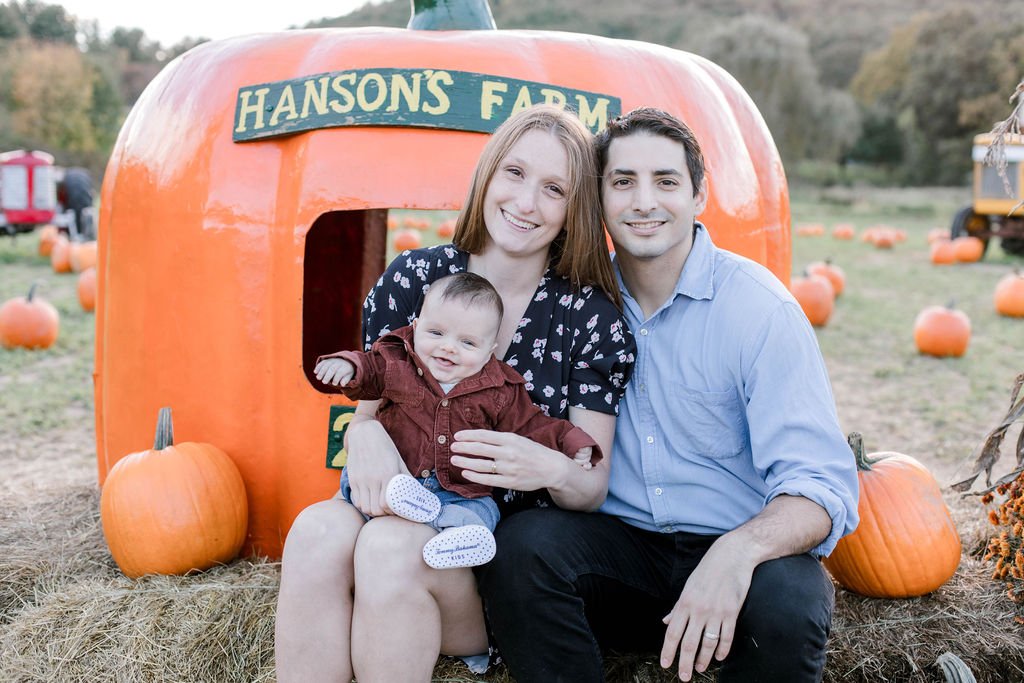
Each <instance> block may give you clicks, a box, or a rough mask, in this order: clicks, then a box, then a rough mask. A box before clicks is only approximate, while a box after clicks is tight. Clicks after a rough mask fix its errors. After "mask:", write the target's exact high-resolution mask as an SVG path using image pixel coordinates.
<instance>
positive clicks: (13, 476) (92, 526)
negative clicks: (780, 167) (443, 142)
mask: <svg viewBox="0 0 1024 683" xmlns="http://www.w3.org/2000/svg"><path fill="white" fill-rule="evenodd" d="M967 198H968V196H967V191H966V190H962V189H935V190H901V191H897V190H893V191H882V190H863V191H860V190H849V189H846V190H838V189H837V190H829V191H821V190H794V191H793V197H792V212H793V224H794V225H798V224H800V223H811V222H815V223H822V224H824V225H825V226H826V228H827V229H829V230H830V229H831V227H832V226H833V225H834V224H836V223H840V222H849V223H853V224H854V225H855V226H856V228H857V229H858V232H860V231H861V230H863V229H864V228H866V227H868V226H872V225H876V224H886V225H889V226H892V227H896V228H901V229H904V230H906V231H907V234H908V238H907V240H906V242H904V243H900V244H896V245H895V247H894V248H892V249H890V250H879V249H876V248H874V247H873V246H871V245H868V244H865V243H863V242H861V241H860V240H859V239H855V240H853V241H849V242H841V241H837V240H835V239H833V238H832V237H831V236H829V235H828V234H826V235H825V236H821V237H794V240H793V271H794V273H799V272H800V271H801V270H802V268H803V267H804V266H805V265H806V264H807V263H809V262H811V261H816V260H821V259H824V258H826V257H830V258H831V259H832V260H833V262H835V263H836V264H837V265H839V266H841V267H842V268H843V269H844V271H845V272H846V276H847V289H846V292H845V293H844V294H843V295H842V296H841V297H840V298H839V300H838V301H837V306H836V310H835V313H834V314H833V317H832V319H831V320H830V322H829V324H828V325H827V326H826V327H823V328H820V329H818V338H819V341H820V344H821V348H822V351H823V353H824V356H825V359H826V362H827V364H828V368H829V372H830V375H831V378H832V382H833V389H834V393H835V397H836V404H837V408H838V412H839V417H840V423H841V426H842V427H843V429H844V430H845V431H848V432H849V431H859V432H861V433H863V434H864V438H865V444H866V446H867V448H868V450H869V451H881V450H894V451H899V452H902V453H907V454H910V455H912V456H914V457H915V458H917V459H919V460H920V461H921V462H923V463H925V464H926V465H927V466H928V467H929V468H930V469H931V470H932V471H933V472H934V473H935V474H936V477H937V478H938V480H939V481H940V483H942V484H946V483H948V482H950V481H951V480H952V479H953V478H954V477H955V476H956V475H957V474H958V473H960V472H962V471H963V466H964V465H965V463H966V462H967V461H968V459H969V458H970V457H971V455H972V452H973V451H974V449H975V448H976V447H978V446H979V444H980V443H981V440H982V438H983V437H984V435H985V434H986V433H987V432H988V431H989V430H990V429H991V428H992V427H993V426H994V425H995V423H996V422H997V420H998V419H999V418H1000V417H1001V416H1002V415H1003V414H1004V413H1005V411H1006V408H1007V406H1008V400H1009V390H1010V387H1011V385H1012V382H1013V379H1014V377H1015V376H1016V375H1017V374H1018V373H1020V372H1024V319H1007V318H1002V317H1000V316H998V315H996V313H995V311H994V309H993V306H992V292H993V289H994V287H995V284H996V282H997V281H998V279H999V278H1000V277H1002V276H1003V275H1004V274H1006V273H1008V272H1010V271H1011V269H1012V268H1013V267H1014V266H1024V259H1020V258H1017V257H1011V256H1008V255H1006V254H1004V253H1003V252H1002V250H1001V249H1000V248H999V247H998V246H997V245H992V246H990V248H989V251H988V254H987V256H986V258H985V259H984V261H983V262H981V263H976V264H961V265H952V266H933V265H932V264H931V263H930V261H929V258H928V248H927V243H926V238H925V235H926V233H927V231H928V230H929V229H930V228H933V227H937V226H946V225H948V222H949V219H950V217H951V216H952V215H953V213H954V211H955V209H956V208H957V207H958V206H960V205H962V204H964V203H965V202H966V201H967ZM435 241H437V240H435ZM34 281H39V282H41V283H42V285H41V289H40V293H41V295H42V296H44V297H45V298H47V299H48V300H50V301H51V302H52V303H53V304H54V305H55V306H56V307H57V309H58V311H59V312H60V315H61V331H60V336H59V338H58V340H57V343H56V344H55V345H54V347H52V348H51V349H49V350H47V351H37V352H29V351H23V350H6V351H4V350H0V472H2V474H0V681H7V680H10V681H26V680H85V679H89V680H224V681H226V680H231V681H243V680H246V681H253V680H272V679H273V665H272V642H271V641H270V640H269V638H270V637H271V636H270V634H271V633H272V614H273V600H274V597H275V586H276V581H275V576H276V573H275V572H276V571H277V570H276V565H259V564H257V565H252V564H249V563H237V565H235V566H231V567H227V568H223V569H218V570H216V571H214V572H210V573H208V574H207V575H206V576H204V577H198V578H188V579H171V580H163V579H145V580H143V581H140V582H131V581H128V580H127V579H124V578H123V577H121V576H120V574H119V573H118V572H117V570H116V567H115V566H114V564H113V562H112V561H111V560H110V558H109V556H108V555H107V554H106V550H105V547H104V546H103V545H102V537H101V536H100V533H99V528H98V520H97V513H96V508H95V506H96V504H97V503H96V501H97V495H96V492H95V489H96V462H95V432H94V424H93V398H92V377H91V376H92V365H93V356H92V353H93V327H92V326H93V317H92V315H91V314H88V313H85V312H83V311H82V310H81V308H80V307H79V305H78V302H77V298H76V293H75V276H73V275H56V274H54V273H53V272H52V271H51V269H50V266H49V263H48V261H47V260H45V259H43V258H41V257H39V256H37V255H36V238H35V236H34V235H22V236H19V237H18V238H16V239H14V240H9V239H2V240H0V302H2V301H5V300H7V299H9V298H11V297H14V296H18V295H23V294H24V293H25V291H26V290H27V289H28V286H29V285H30V283H32V282H34ZM950 300H955V302H956V305H957V307H959V308H961V309H962V310H964V311H965V312H966V313H967V314H968V315H969V317H970V319H971V322H972V326H973V337H972V340H971V344H970V348H969V349H968V351H967V354H966V355H965V356H964V357H963V358H960V359H936V358H930V357H924V356H921V355H919V354H918V353H917V352H916V350H915V348H914V344H913V338H912V332H911V330H912V325H913V321H914V318H915V316H916V315H917V313H918V311H920V310H921V309H922V308H923V307H925V306H928V305H933V304H945V303H947V302H949V301H950ZM1016 433H1017V432H1016V429H1014V430H1012V431H1011V437H1010V439H1008V442H1010V441H1012V440H1015V438H1016ZM146 446H147V445H146V444H140V448H142V447H146ZM1006 450H1007V451H1008V450H1009V448H1008V447H1006ZM1010 460H1012V457H1011V456H1010V455H1005V456H1004V461H1003V462H1000V466H999V467H998V468H997V470H999V471H1006V470H1008V469H1010V467H1011V465H1012V463H1011V462H1010ZM947 502H949V503H950V505H951V507H953V509H954V516H955V518H956V519H957V523H958V525H959V526H960V527H961V532H962V535H963V536H964V543H965V553H967V554H970V553H971V552H977V551H978V549H979V546H980V545H981V544H983V542H984V533H985V532H986V527H985V525H984V524H981V523H980V522H979V520H982V519H983V518H984V510H983V509H982V508H981V507H980V505H978V504H977V502H976V501H975V499H973V498H969V499H961V498H960V497H959V496H955V495H953V494H948V495H947ZM965 557H966V555H965ZM254 566H255V567H256V568H255V569H254ZM254 572H255V573H254ZM254 586H255V588H253V587H254ZM246 587H248V588H251V589H253V590H255V591H256V594H255V597H254V598H253V600H252V602H251V604H249V605H248V607H247V610H248V611H245V612H244V613H243V614H233V615H231V614H229V615H224V616H223V620H222V621H224V625H223V628H224V629H226V631H227V633H228V635H227V636H225V637H226V638H227V641H228V642H230V643H231V644H230V645H228V646H224V645H223V644H220V645H217V648H220V649H219V650H215V651H214V652H212V653H210V652H197V654H196V655H195V658H196V659H206V660H208V661H205V662H200V663H190V662H189V661H187V660H188V659H189V658H187V657H177V656H174V657H170V658H169V659H168V660H167V661H173V662H174V663H173V664H168V665H167V666H172V667H173V671H169V670H164V671H162V672H160V671H156V672H154V669H153V666H154V664H153V660H152V659H151V660H149V661H147V660H146V657H156V656H157V655H156V654H153V653H160V652H163V653H164V655H166V651H177V650H178V649H179V648H180V647H188V643H189V642H191V641H188V635H189V634H187V633H186V634H184V635H183V634H182V630H183V629H186V628H187V627H188V624H191V623H192V622H190V621H189V620H190V619H194V623H195V624H197V626H196V627H195V628H196V629H198V630H199V631H201V630H202V624H204V623H208V622H209V621H210V616H209V615H210V610H211V609H214V607H212V606H211V605H213V604H214V603H211V602H208V599H209V596H210V595H211V594H213V593H216V594H218V595H219V594H222V593H225V594H226V593H232V592H234V593H238V592H239V591H242V590H243V588H246ZM164 589H166V590H168V591H171V592H172V593H173V595H174V596H177V597H176V598H175V599H177V600H178V601H179V603H180V604H183V605H185V607H183V608H181V609H182V612H174V610H173V609H172V608H171V607H170V606H168V604H167V603H166V602H162V603H161V607H160V610H166V611H167V614H168V615H172V614H173V615H174V618H173V620H174V621H176V622H177V624H178V625H179V626H178V628H177V629H175V628H173V627H172V626H168V625H164V626H161V627H160V628H161V629H170V631H168V640H167V642H163V643H161V642H155V643H154V642H150V643H148V644H138V643H135V644H132V645H126V644H125V642H124V641H122V640H121V638H122V637H123V638H129V639H130V638H132V637H134V636H132V634H133V633H135V634H136V636H137V629H136V627H135V626H132V624H136V623H141V622H140V620H142V621H145V620H146V618H147V617H146V615H145V614H141V615H140V613H139V612H138V611H137V610H134V611H133V610H132V609H131V608H130V607H129V606H130V605H131V604H138V603H132V596H133V595H136V596H137V595H138V594H139V592H140V591H141V592H145V591H150V592H153V591H158V590H164ZM204 596H205V597H204ZM97 600H101V601H103V607H104V608H103V609H100V608H99V606H98V605H97ZM171 602H173V599H172V600H171ZM1007 605H1009V603H1007ZM235 611H238V610H235ZM1008 611H1009V607H1008ZM55 615H63V616H62V618H59V619H58V618H55ZM225 620H226V621H225ZM93 624H101V625H102V636H97V637H95V638H91V639H86V640H87V643H86V644H85V645H83V644H81V642H80V641H75V640H74V638H72V635H74V634H78V635H81V633H85V632H88V629H89V628H92V626H91V625H93ZM97 628H99V627H97ZM140 628H141V627H140ZM991 628H992V629H993V633H995V632H997V631H1001V630H1006V631H1007V632H1008V633H1016V634H1017V635H1018V637H1019V631H1013V629H1014V628H1016V627H1013V626H1012V624H1008V625H1003V624H992V627H991ZM74 629H78V630H77V631H74ZM232 629H234V630H233V631H232ZM72 631H74V633H72ZM171 631H173V634H171V633H170V632H171ZM161 632H164V631H161ZM125 634H127V635H125ZM142 640H150V641H152V640H153V638H151V637H145V638H142ZM236 641H237V642H236ZM75 643H77V645H76V644H75ZM182 643H184V645H183V644H182ZM254 643H255V645H254ZM147 647H148V648H149V649H146V648H147ZM225 648H226V649H225ZM908 656H909V655H908ZM978 656H981V655H978ZM75 657H78V658H79V659H77V660H76V659H74V658H75ZM79 660H81V661H85V662H86V664H82V665H79V664H75V663H74V662H77V661H79ZM160 661H164V660H160ZM115 662H116V665H115V664H114V663H115ZM928 663H929V664H930V662H928ZM912 664H913V662H912ZM921 664H922V663H921V662H918V663H917V664H916V666H920V665H921ZM89 666H92V667H93V668H92V669H90V668H88V667H89ZM200 666H203V667H205V668H197V667H200ZM190 667H193V668H190ZM211 667H213V668H211ZM216 667H220V668H216ZM912 668H913V667H912ZM641 669H644V667H640V669H635V668H634V669H631V673H629V674H628V677H627V678H622V679H621V680H630V681H632V680H636V681H641V682H646V681H655V680H662V677H661V676H660V675H658V674H655V673H637V672H638V671H640V670H641ZM644 670H646V669H644ZM104 671H105V672H108V673H107V674H106V675H109V678H105V677H103V676H99V677H97V672H104ZM452 671H455V668H452V667H448V668H444V669H439V676H442V675H443V676H444V677H443V678H439V679H438V680H472V679H470V678H464V676H465V674H464V671H465V670H464V669H459V671H461V672H462V673H458V672H455V673H451V672H452ZM110 672H115V673H110ZM625 675H626V674H624V676H625ZM837 675H839V674H837V673H836V672H833V673H832V674H831V676H832V678H831V679H830V680H839V679H838V678H835V676H837ZM449 676H450V677H449ZM501 676H502V675H501V674H499V675H498V677H495V678H491V679H488V680H494V681H503V680H506V679H505V678H502V677H501ZM843 676H846V674H845V673H844V674H843ZM849 676H850V677H849V678H846V680H857V679H858V675H857V673H856V672H849ZM922 676H923V674H922ZM666 680H667V679H666ZM900 680H903V679H900ZM907 680H910V679H907ZM914 680H930V679H929V678H927V677H926V676H924V677H920V678H914Z"/></svg>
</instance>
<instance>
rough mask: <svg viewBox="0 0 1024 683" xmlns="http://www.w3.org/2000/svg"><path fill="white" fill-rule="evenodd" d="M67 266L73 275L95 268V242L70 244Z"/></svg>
mask: <svg viewBox="0 0 1024 683" xmlns="http://www.w3.org/2000/svg"><path fill="white" fill-rule="evenodd" d="M68 264H69V265H70V266H71V271H72V272H75V273H81V272H82V271H83V270H85V269H86V268H91V267H93V266H95V265H96V242H95V241H90V242H72V243H71V245H70V248H69V250H68Z"/></svg>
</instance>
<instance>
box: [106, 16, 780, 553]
mask: <svg viewBox="0 0 1024 683" xmlns="http://www.w3.org/2000/svg"><path fill="white" fill-rule="evenodd" d="M482 1H483V0H480V2H482ZM456 4H458V3H455V2H454V0H448V1H447V2H446V1H444V0H430V1H427V0H423V2H420V1H419V0H416V2H414V6H415V7H414V11H415V14H414V16H413V20H412V21H410V26H411V27H412V28H409V29H389V28H351V29H322V30H301V31H287V32H281V33H271V34H260V35H253V36H245V37H239V38H234V39H228V40H222V41H215V42H211V43H206V44H203V45H200V46H198V47H196V48H195V49H193V50H191V51H189V52H188V53H186V54H184V55H182V56H181V57H179V58H177V59H176V60H174V61H173V62H172V63H171V64H169V65H168V66H167V67H166V68H165V69H164V70H163V71H162V72H161V73H160V74H159V75H158V76H157V77H156V78H155V79H154V80H153V81H152V82H151V83H150V84H149V86H148V87H147V88H146V91H145V92H144V93H143V94H142V96H141V97H140V98H139V100H138V101H137V102H136V104H135V105H134V107H133V108H132V111H131V113H130V114H129V116H128V119H127V121H126V122H125V124H124V127H123V129H122V130H121V133H120V135H119V137H118V140H117V143H116V145H115V148H114V150H113V153H112V156H111V161H110V165H109V167H108V170H107V173H106V175H105V178H104V184H103V191H102V197H101V212H100V230H99V234H100V244H99V268H98V274H99V288H98V295H99V300H98V302H97V316H96V325H97V338H96V434H97V442H98V443H97V452H98V467H99V475H100V479H101V480H103V479H104V478H105V477H106V475H107V472H109V470H110V468H111V467H112V466H113V465H114V463H115V462H116V461H117V460H118V459H119V458H121V457H123V456H124V455H126V454H127V453H129V452H131V451H132V450H134V449H135V448H137V444H138V443H140V442H142V441H145V440H146V436H147V435H146V432H147V424H148V423H149V421H150V416H151V415H152V413H153V412H154V411H155V410H157V409H158V408H159V407H160V406H162V405H166V404H173V405H174V406H175V412H176V418H177V421H178V423H179V425H181V428H182V429H184V430H186V431H187V432H188V433H189V434H194V435H196V438H201V439H203V440H204V441H209V442H212V443H216V444H218V445H219V446H220V447H221V448H223V449H224V451H225V452H227V453H229V454H230V455H231V456H232V457H233V458H235V460H236V462H237V464H238V467H239V469H240V471H241V473H242V476H243V478H244V480H245V483H246V489H247V491H248V494H249V500H250V524H249V535H248V539H247V545H246V548H245V549H244V552H252V551H254V552H257V553H261V554H265V555H268V556H271V557H276V556H278V555H279V554H280V552H281V548H282V544H283V541H284V538H285V535H286V533H287V531H288V529H289V527H290V525H291V523H292V520H293V519H294V518H295V516H296V515H297V514H298V512H299V511H300V510H301V509H302V508H303V507H305V506H306V505H309V504H310V503H312V502H314V501H317V500H320V499H323V498H325V497H327V496H329V495H331V494H332V493H334V492H335V491H336V490H337V486H338V474H337V472H332V471H330V470H328V469H325V467H324V459H323V457H324V456H323V453H324V452H325V450H327V448H328V445H329V441H328V438H327V437H328V427H329V423H330V424H334V422H331V419H330V417H329V415H330V411H331V409H332V407H333V406H337V405H338V404H339V403H340V401H339V399H338V396H337V394H331V393H328V392H326V391H325V390H324V388H323V387H322V386H321V385H320V384H319V383H318V382H317V381H316V378H315V375H314V374H313V365H314V362H315V360H316V357H317V356H318V355H320V354H323V353H325V352H330V351H336V350H338V349H340V348H358V347H361V344H362V341H363V338H362V335H361V331H360V308H361V302H362V298H363V296H364V295H365V293H366V291H367V290H368V289H369V288H370V286H371V285H372V284H373V283H374V282H375V281H376V279H377V278H378V277H379V275H380V273H381V271H382V270H383V268H384V265H385V264H384V255H385V250H386V246H387V234H386V233H387V231H386V225H387V211H388V209H392V208H401V209H446V210H452V209H458V208H459V207H460V206H461V204H462V202H463V200H464V198H465V196H466V192H467V189H468V187H469V184H470V177H471V174H472V170H473V167H474V165H475V163H476V160H477V157H478V156H479V153H480V151H481V149H482V147H483V145H484V143H485V142H486V140H487V137H486V133H487V132H489V131H492V130H493V129H494V128H495V127H497V125H498V124H500V123H501V121H503V120H504V119H506V118H508V116H510V115H511V114H512V113H514V112H515V111H517V110H518V109H520V108H523V107H526V106H528V105H530V104H535V103H540V102H549V103H554V104H557V105H564V106H566V107H571V108H572V109H574V110H575V111H577V112H578V114H579V116H580V118H581V119H582V120H583V121H584V122H585V123H586V124H587V125H588V126H589V127H590V128H591V129H592V130H594V131H596V130H598V129H600V128H601V127H603V126H604V124H605V122H606V121H607V120H609V119H610V118H612V117H614V116H616V115H617V114H618V113H620V112H625V111H629V110H631V109H633V108H635V107H638V106H642V105H648V106H655V107H660V108H662V109H665V110H668V111H670V112H673V113H674V114H676V115H677V116H679V117H680V118H682V119H683V120H685V121H686V122H687V123H689V124H690V126H691V127H692V128H693V129H694V131H695V133H696V135H697V137H698V139H699V140H700V141H701V143H702V145H703V148H704V153H705V157H706V159H707V163H708V167H709V177H710V196H709V202H708V208H707V209H706V210H705V212H704V214H703V216H702V218H703V220H704V222H705V223H706V224H707V225H708V227H709V229H710V231H711V234H712V235H713V237H714V239H715V241H716V242H717V243H718V244H719V245H720V246H722V247H724V248H726V249H730V250H733V251H735V252H737V253H740V254H742V255H744V256H747V257H750V258H752V259H754V260H756V261H759V262H761V263H763V264H765V265H766V266H767V267H768V268H770V269H771V270H772V271H773V272H774V273H775V274H777V275H778V276H779V278H780V279H782V280H783V281H784V282H787V283H788V280H789V270H790V235H789V221H790V217H789V195H788V190H787V186H786V179H785V175H784V173H783V168H782V163H781V161H780V159H779V155H778V152H777V150H776V147H775V144H774V142H773V141H772V138H771V135H770V134H769V132H768V128H767V127H766V125H765V123H764V120H763V119H762V117H761V115H760V114H759V113H758V111H757V109H756V108H755V106H754V105H753V103H752V102H751V100H750V98H749V97H748V96H747V94H746V93H745V92H744V91H743V89H742V88H741V87H740V86H739V84H738V83H737V82H736V81H735V80H734V79H733V78H732V77H731V76H729V75H728V74H727V73H726V72H725V71H723V70H722V69H721V68H719V67H718V66H716V65H715V64H713V63H711V62H709V61H708V60H706V59H703V58H701V57H698V56H695V55H692V54H688V53H686V52H682V51H678V50H673V49H669V48H666V47H662V46H658V45H647V44H644V43H640V42H636V41H618V40H612V39H606V38H601V37H596V36H587V35H579V34H570V33H560V32H545V31H499V30H470V29H469V28H467V27H464V26H460V25H455V26H448V27H441V28H452V29H453V30H420V29H421V28H439V27H438V26H437V25H434V26H430V25H429V20H431V19H437V18H438V17H440V16H451V15H452V13H451V12H450V11H449V10H450V9H451V8H452V6H454V5H456ZM476 7H477V8H479V7H480V5H479V4H477V5H476ZM483 8H484V9H485V10H486V3H483ZM441 10H444V11H441ZM483 14H485V15H486V16H487V17H489V15H490V13H489V10H487V11H485V12H483ZM421 22H427V23H428V25H427V26H421ZM183 259H184V260H185V261H187V263H185V261H183Z"/></svg>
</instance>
